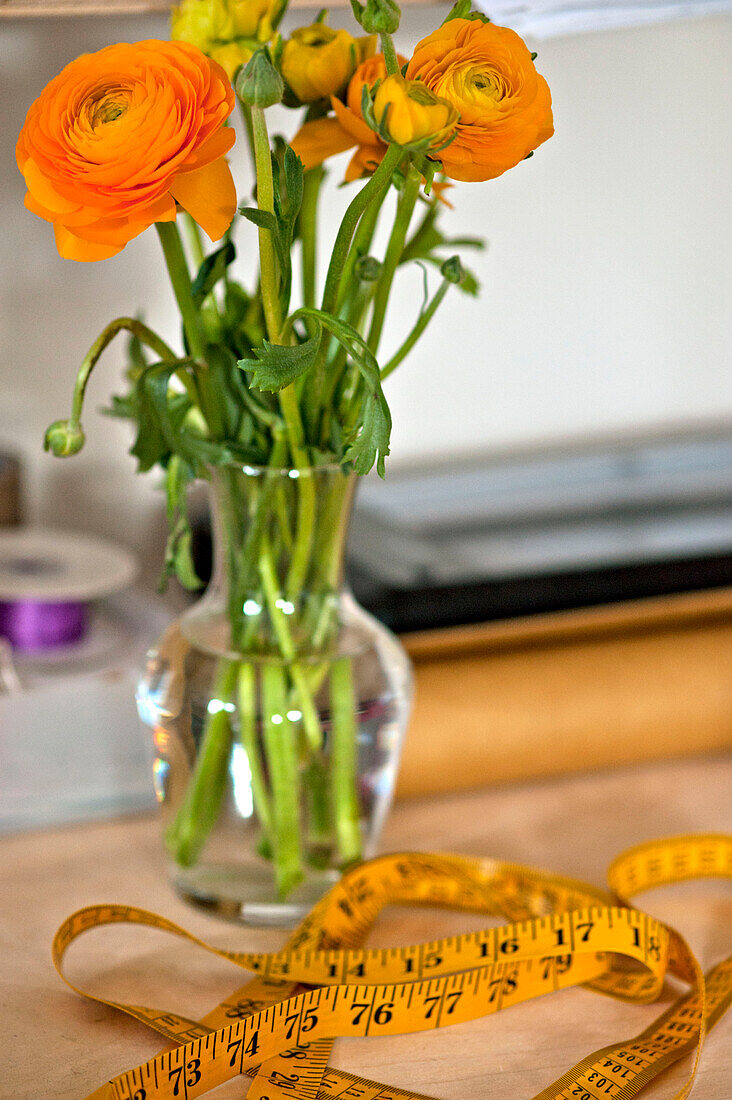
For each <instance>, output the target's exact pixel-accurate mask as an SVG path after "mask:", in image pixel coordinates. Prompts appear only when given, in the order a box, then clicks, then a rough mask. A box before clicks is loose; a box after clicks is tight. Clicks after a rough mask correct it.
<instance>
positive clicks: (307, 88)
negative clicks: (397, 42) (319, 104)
mask: <svg viewBox="0 0 732 1100" xmlns="http://www.w3.org/2000/svg"><path fill="white" fill-rule="evenodd" d="M375 48H376V39H375V38H374V37H373V36H369V37H367V38H353V37H352V36H351V35H350V34H349V33H348V31H336V30H334V29H333V28H332V27H326V26H325V24H324V23H313V24H312V26H310V27H300V28H299V29H298V30H296V31H293V34H292V38H290V39H289V40H288V41H287V42H286V43H285V46H284V49H283V51H282V62H281V68H282V75H283V77H284V78H285V80H286V81H287V83H288V85H289V87H290V89H291V91H292V92H293V93H294V95H295V96H296V97H297V99H299V100H300V102H301V103H314V102H315V101H316V100H318V99H327V97H328V96H331V95H336V94H337V93H338V92H340V91H341V90H342V89H343V88H344V87H345V86H346V84H347V83H348V81H349V80H350V79H351V77H352V76H353V73H354V71H355V69H356V66H357V65H360V64H361V62H362V61H365V60H366V58H368V57H371V56H372V55H373V53H374V50H375Z"/></svg>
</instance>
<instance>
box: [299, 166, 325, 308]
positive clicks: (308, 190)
mask: <svg viewBox="0 0 732 1100" xmlns="http://www.w3.org/2000/svg"><path fill="white" fill-rule="evenodd" d="M324 175H325V171H324V169H323V168H322V167H318V168H311V169H310V171H309V172H306V173H305V177H304V180H303V194H302V206H301V207H300V242H301V245H302V255H301V260H302V301H303V305H305V306H310V307H314V306H315V293H316V289H315V284H316V270H317V258H318V253H317V241H318V238H317V231H318V199H319V197H320V185H321V183H322V181H323V177H324Z"/></svg>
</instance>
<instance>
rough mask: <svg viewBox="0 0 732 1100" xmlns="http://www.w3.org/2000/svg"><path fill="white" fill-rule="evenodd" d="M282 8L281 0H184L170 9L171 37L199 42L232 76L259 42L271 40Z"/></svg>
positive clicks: (181, 40)
mask: <svg viewBox="0 0 732 1100" xmlns="http://www.w3.org/2000/svg"><path fill="white" fill-rule="evenodd" d="M282 10H283V4H282V2H281V0H181V3H180V4H179V5H178V6H177V7H176V8H173V10H172V12H171V13H170V37H171V38H173V39H176V40H177V41H179V42H190V43H191V44H192V45H193V46H198V48H199V50H202V51H203V52H204V53H205V54H208V56H209V57H213V58H214V60H215V61H218V62H219V64H220V65H223V67H224V68H225V69H226V71H227V73H228V74H229V76H232V75H233V73H234V71H235V70H236V69H237V68H238V67H239V65H242V64H246V62H247V61H248V60H249V58H250V57H251V55H252V52H253V48H254V47H255V45H256V43H257V42H268V41H269V39H270V38H271V37H272V35H273V33H274V27H275V26H276V25H277V23H278V22H279V19H280V16H281V14H282ZM242 40H243V41H242ZM237 51H238V53H237Z"/></svg>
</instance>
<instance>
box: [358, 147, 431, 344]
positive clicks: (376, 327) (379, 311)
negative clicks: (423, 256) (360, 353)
mask: <svg viewBox="0 0 732 1100" xmlns="http://www.w3.org/2000/svg"><path fill="white" fill-rule="evenodd" d="M421 182H422V177H421V175H420V173H419V172H418V171H417V169H416V168H414V167H411V168H410V169H409V173H408V175H407V180H406V183H405V185H404V190H403V191H402V193H401V196H400V198H399V203H398V205H397V212H396V217H395V218H394V225H393V228H392V231H391V236H390V238H389V244H388V245H387V248H386V255H385V256H384V267H383V270H382V273H381V278H380V279H379V285H378V287H377V290H376V296H375V297H374V312H373V315H372V318H371V328H370V329H369V335H368V340H367V343H368V345H369V347H370V348H371V350H372V352H373V353H374V355H376V352H377V350H378V347H379V341H380V339H381V333H382V330H383V327H384V319H385V317H386V307H387V305H388V303H389V293H390V291H391V284H392V282H393V281H394V274H395V272H396V269H397V267H398V266H399V261H400V259H401V256H402V252H403V251H404V242H405V241H406V238H407V230H408V229H409V223H410V221H411V220H412V214H413V213H414V207H415V204H416V202H417V198H418V196H419V188H420V184H421Z"/></svg>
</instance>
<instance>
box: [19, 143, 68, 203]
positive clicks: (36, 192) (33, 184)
mask: <svg viewBox="0 0 732 1100" xmlns="http://www.w3.org/2000/svg"><path fill="white" fill-rule="evenodd" d="M23 175H24V176H25V182H26V184H27V185H28V190H29V191H30V193H31V194H32V195H33V197H34V199H35V200H36V202H38V203H40V205H41V206H45V207H46V209H47V210H50V211H52V212H53V213H54V214H68V213H70V212H71V211H72V210H78V209H79V203H78V202H71V201H70V200H69V199H65V198H64V197H63V195H59V193H58V191H56V189H55V188H54V187H53V185H52V184H51V183H49V181H48V180H47V179H46V177H45V176H44V175H43V173H42V172H41V170H40V168H39V167H38V165H37V164H36V162H35V161H34V160H33V158H32V157H30V158H29V159H28V160H27V161H26V162H25V164H24V165H23Z"/></svg>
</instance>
